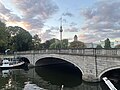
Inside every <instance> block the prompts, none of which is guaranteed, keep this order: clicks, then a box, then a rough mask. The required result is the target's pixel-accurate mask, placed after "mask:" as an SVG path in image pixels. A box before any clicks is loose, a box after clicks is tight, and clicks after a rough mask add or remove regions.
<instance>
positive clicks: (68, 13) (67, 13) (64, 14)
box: [62, 12, 74, 17]
mask: <svg viewBox="0 0 120 90" xmlns="http://www.w3.org/2000/svg"><path fill="white" fill-rule="evenodd" d="M62 15H63V16H69V17H73V16H74V15H73V14H72V13H70V12H65V13H63V14H62Z"/></svg>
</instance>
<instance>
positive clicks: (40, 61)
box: [35, 56, 84, 75]
mask: <svg viewBox="0 0 120 90" xmlns="http://www.w3.org/2000/svg"><path fill="white" fill-rule="evenodd" d="M45 59H46V60H45ZM49 59H56V60H49ZM51 61H53V62H51ZM38 63H39V64H40V63H41V64H40V65H41V66H42V65H45V64H46V65H47V64H57V63H69V64H71V65H74V66H75V67H76V68H78V69H79V70H80V71H81V73H82V75H84V72H83V70H82V68H81V67H80V66H78V65H77V64H75V63H73V62H72V61H71V60H69V59H66V58H62V57H54V56H47V57H42V58H40V59H38V60H36V62H35V66H39V65H38Z"/></svg>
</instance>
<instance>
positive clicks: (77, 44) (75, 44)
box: [69, 41, 86, 48]
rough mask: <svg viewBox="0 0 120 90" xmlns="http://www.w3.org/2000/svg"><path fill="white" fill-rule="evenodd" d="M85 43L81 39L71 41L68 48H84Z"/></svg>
mask: <svg viewBox="0 0 120 90" xmlns="http://www.w3.org/2000/svg"><path fill="white" fill-rule="evenodd" d="M85 47H86V46H85V44H84V43H83V42H81V41H73V42H71V43H70V46H69V48H85Z"/></svg>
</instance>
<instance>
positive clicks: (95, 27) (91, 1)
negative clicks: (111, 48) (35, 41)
mask: <svg viewBox="0 0 120 90" xmlns="http://www.w3.org/2000/svg"><path fill="white" fill-rule="evenodd" d="M61 17H62V20H63V39H64V38H65V39H69V40H72V39H73V37H74V35H77V36H78V39H79V40H80V41H83V42H99V41H101V40H105V39H106V38H110V40H112V41H115V40H120V0H0V20H1V21H3V22H5V23H6V25H7V26H20V27H22V28H24V29H25V30H27V31H29V32H30V33H31V34H32V35H34V34H38V35H39V37H40V38H41V39H42V41H45V40H48V39H52V38H58V39H59V38H60V37H59V36H60V35H59V26H60V18H61Z"/></svg>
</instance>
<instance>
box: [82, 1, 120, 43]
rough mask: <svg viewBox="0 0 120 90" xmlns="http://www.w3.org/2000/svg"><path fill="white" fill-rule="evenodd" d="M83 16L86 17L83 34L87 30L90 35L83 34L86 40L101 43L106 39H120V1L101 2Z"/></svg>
mask: <svg viewBox="0 0 120 90" xmlns="http://www.w3.org/2000/svg"><path fill="white" fill-rule="evenodd" d="M81 14H82V15H83V16H84V17H85V24H84V26H83V27H82V32H84V31H85V30H87V33H89V35H86V32H84V33H83V36H84V40H85V39H86V40H88V41H89V40H93V41H95V40H96V41H99V40H101V39H105V38H114V39H115V38H118V37H119V34H118V33H120V20H119V18H120V1H119V0H116V1H115V0H99V1H98V2H96V3H95V4H94V5H93V6H92V7H89V8H86V9H84V10H83V11H82V12H81ZM91 32H92V33H91ZM93 33H94V36H93ZM92 38H93V39H92Z"/></svg>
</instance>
